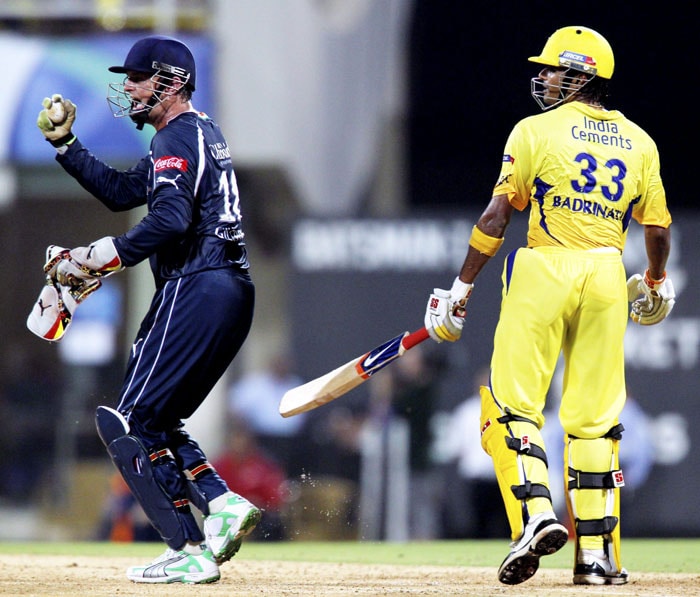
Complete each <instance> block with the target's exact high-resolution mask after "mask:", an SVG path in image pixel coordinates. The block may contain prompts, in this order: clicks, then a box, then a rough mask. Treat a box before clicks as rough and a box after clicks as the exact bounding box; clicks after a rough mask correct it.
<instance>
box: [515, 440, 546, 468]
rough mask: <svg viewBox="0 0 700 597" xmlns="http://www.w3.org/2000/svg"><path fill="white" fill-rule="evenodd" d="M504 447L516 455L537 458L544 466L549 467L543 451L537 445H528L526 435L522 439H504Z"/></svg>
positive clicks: (528, 441)
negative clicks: (513, 451)
mask: <svg viewBox="0 0 700 597" xmlns="http://www.w3.org/2000/svg"><path fill="white" fill-rule="evenodd" d="M506 445H507V446H508V447H509V448H510V449H511V450H515V451H516V452H517V453H518V454H527V455H528V456H532V457H533V458H539V459H540V460H541V461H542V462H544V464H545V466H547V467H549V462H547V454H545V451H544V450H543V449H542V448H540V446H538V445H537V444H533V443H530V440H529V438H528V436H527V435H524V436H523V437H506Z"/></svg>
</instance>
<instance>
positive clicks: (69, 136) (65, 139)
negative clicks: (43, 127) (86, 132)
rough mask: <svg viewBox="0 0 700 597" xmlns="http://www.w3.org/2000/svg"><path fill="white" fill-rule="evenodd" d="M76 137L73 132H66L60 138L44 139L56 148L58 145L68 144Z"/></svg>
mask: <svg viewBox="0 0 700 597" xmlns="http://www.w3.org/2000/svg"><path fill="white" fill-rule="evenodd" d="M76 139H77V137H76V136H75V135H74V134H73V133H68V134H67V135H63V137H61V138H60V139H46V140H47V141H48V142H49V143H51V145H53V146H54V147H55V148H56V149H58V148H59V147H63V146H64V145H70V144H71V143H73V141H75V140H76Z"/></svg>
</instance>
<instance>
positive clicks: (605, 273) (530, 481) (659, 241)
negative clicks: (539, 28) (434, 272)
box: [425, 26, 675, 585]
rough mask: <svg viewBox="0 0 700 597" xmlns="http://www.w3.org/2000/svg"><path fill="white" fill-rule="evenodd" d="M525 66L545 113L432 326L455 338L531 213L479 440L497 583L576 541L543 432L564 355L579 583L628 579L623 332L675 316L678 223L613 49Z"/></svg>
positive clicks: (526, 572)
mask: <svg viewBox="0 0 700 597" xmlns="http://www.w3.org/2000/svg"><path fill="white" fill-rule="evenodd" d="M529 60H530V61H531V62H534V63H537V64H539V65H541V67H542V69H541V71H540V72H539V75H538V76H537V77H535V78H534V79H533V80H532V95H533V97H534V99H535V100H536V101H537V102H538V104H539V105H540V107H541V108H542V110H543V113H541V114H538V115H535V116H531V117H528V118H525V119H524V120H522V121H520V122H518V123H517V124H516V125H515V127H514V128H513V130H512V131H511V134H510V136H509V137H508V140H507V142H506V145H505V150H504V155H503V163H502V167H501V171H500V176H499V178H498V182H497V183H496V186H495V188H494V192H493V196H492V198H491V201H490V203H489V204H488V206H487V207H486V209H485V210H484V212H483V213H482V215H481V216H480V218H479V220H478V222H477V224H476V226H474V228H473V230H472V236H471V239H470V242H469V250H468V252H467V256H466V258H465V261H464V264H463V266H462V268H461V270H460V273H459V276H458V277H457V278H456V279H455V281H454V283H453V285H452V288H451V289H450V290H443V289H435V290H434V292H433V294H432V295H431V296H430V298H429V300H428V305H427V308H426V314H425V324H426V328H428V331H429V333H430V335H431V337H432V338H433V339H435V340H436V341H438V342H442V341H444V340H446V341H452V342H454V341H456V340H457V339H459V337H460V335H461V331H462V326H463V324H464V317H465V315H466V309H465V305H466V302H467V300H468V299H469V297H470V295H471V293H472V289H473V286H474V280H475V278H476V276H477V275H478V273H479V272H480V271H481V269H482V268H483V266H484V265H485V264H486V263H487V261H488V260H489V259H490V258H491V257H492V256H494V255H495V254H496V252H497V251H498V249H499V248H500V246H501V244H502V243H503V240H504V234H505V230H506V228H507V226H508V224H509V222H510V218H511V215H512V214H513V211H514V210H518V211H523V210H525V209H526V208H527V207H528V206H529V208H530V211H529V222H528V233H527V246H525V247H522V248H519V249H517V250H515V251H513V252H511V253H510V254H508V255H507V256H506V258H505V262H504V267H503V275H502V281H503V292H502V302H501V311H500V317H499V321H498V325H497V327H496V332H495V336H494V349H493V355H492V358H491V374H490V379H489V383H488V385H487V386H483V387H482V388H481V399H482V414H481V443H482V446H483V448H484V450H485V451H486V452H487V453H488V454H489V455H490V456H491V457H492V459H493V463H494V468H495V471H496V475H497V478H498V482H499V487H500V490H501V494H502V496H503V501H504V505H505V509H506V513H507V516H508V521H509V523H510V527H511V539H512V543H511V549H510V553H509V554H508V556H507V557H506V558H505V560H504V561H503V563H502V564H501V566H500V568H499V571H498V578H499V580H500V581H501V582H503V583H505V584H518V583H521V582H523V581H526V580H528V579H529V578H530V577H532V576H533V575H534V574H535V573H536V572H537V569H538V567H539V560H540V558H541V557H542V556H545V555H549V554H552V553H554V552H556V551H558V550H559V549H561V548H562V547H563V546H564V545H565V544H566V542H567V541H568V531H567V528H566V527H565V526H564V525H562V524H561V523H560V522H559V521H558V520H557V517H556V515H555V513H554V508H553V505H552V498H551V494H550V487H549V477H548V463H547V454H546V447H545V445H544V442H543V440H542V435H541V433H540V430H541V428H542V426H543V425H544V417H543V415H542V412H543V410H544V407H545V399H546V395H547V392H548V390H549V387H550V383H551V381H552V377H553V375H554V371H555V367H556V365H557V361H558V359H559V357H560V355H563V359H564V381H563V394H562V399H561V406H560V410H559V418H560V421H561V424H562V427H563V428H564V431H565V433H566V438H565V454H564V462H565V467H566V468H567V470H566V475H565V478H566V479H567V487H566V497H567V506H568V510H569V513H570V516H571V525H570V528H572V529H573V530H574V533H575V541H576V549H575V561H574V574H573V582H574V584H581V585H605V584H615V585H617V584H624V583H626V582H627V581H628V573H627V571H626V570H625V569H624V568H623V567H622V565H621V561H620V499H619V492H620V488H621V487H622V486H623V485H624V476H623V473H622V471H621V470H620V468H619V460H618V446H619V442H620V441H621V439H622V436H623V431H624V427H623V426H622V424H620V421H619V418H618V417H619V415H620V412H621V411H622V408H623V406H624V403H625V398H626V389H625V371H624V362H625V361H624V350H623V348H624V334H625V328H626V325H627V316H628V313H629V315H630V317H631V319H632V320H633V321H634V322H635V323H638V324H641V325H653V324H656V323H659V322H660V321H662V320H663V319H664V318H665V317H666V316H667V315H668V314H669V313H670V312H671V309H672V308H673V305H674V302H675V292H674V289H673V284H672V282H671V280H670V278H669V277H668V276H666V272H665V267H666V263H667V260H668V256H669V253H670V246H671V236H670V225H671V216H670V214H669V212H668V208H667V205H666V196H665V192H664V188H663V184H662V181H661V176H660V165H659V154H658V150H657V148H656V145H655V143H654V141H653V140H652V139H651V137H650V136H649V135H648V134H647V133H646V132H645V131H644V130H643V129H641V128H640V127H639V126H638V125H636V124H635V123H633V122H631V121H630V120H628V119H627V118H626V117H625V116H624V115H623V114H622V113H621V112H619V111H617V110H608V109H606V107H605V104H604V102H605V100H606V98H607V95H608V82H609V80H610V78H611V77H612V75H613V70H614V56H613V52H612V49H611V47H610V45H609V43H608V42H607V40H606V39H605V38H604V37H603V36H602V35H600V34H599V33H597V32H596V31H593V30H592V29H589V28H586V27H580V26H572V27H564V28H562V29H559V30H557V31H555V32H554V33H553V34H552V35H551V36H550V37H549V39H548V40H547V42H546V44H545V46H544V49H543V50H542V52H541V53H540V54H539V55H538V56H533V57H531V58H530V59H529ZM633 220H634V221H635V222H636V223H637V224H639V225H641V226H643V228H644V238H645V247H646V254H647V255H646V257H647V262H648V267H647V269H646V271H645V272H644V274H643V275H642V274H635V275H633V276H631V277H630V278H629V279H627V276H626V273H625V269H624V266H623V262H622V251H623V249H624V247H625V240H626V237H627V232H628V230H629V227H630V225H632V222H633ZM630 302H631V308H630V306H629V304H628V303H630ZM467 432H470V430H467Z"/></svg>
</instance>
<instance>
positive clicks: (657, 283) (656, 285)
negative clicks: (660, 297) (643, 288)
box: [644, 269, 666, 290]
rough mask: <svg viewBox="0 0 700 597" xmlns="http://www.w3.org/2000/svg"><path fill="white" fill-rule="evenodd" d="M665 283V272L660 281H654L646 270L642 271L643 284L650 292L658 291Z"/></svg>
mask: <svg viewBox="0 0 700 597" xmlns="http://www.w3.org/2000/svg"><path fill="white" fill-rule="evenodd" d="M665 281H666V272H664V275H663V276H661V279H660V280H654V278H652V277H651V276H650V275H649V270H648V269H647V270H645V271H644V283H645V284H646V285H647V286H648V287H649V288H651V289H652V290H658V289H659V288H661V286H663V283H664V282H665Z"/></svg>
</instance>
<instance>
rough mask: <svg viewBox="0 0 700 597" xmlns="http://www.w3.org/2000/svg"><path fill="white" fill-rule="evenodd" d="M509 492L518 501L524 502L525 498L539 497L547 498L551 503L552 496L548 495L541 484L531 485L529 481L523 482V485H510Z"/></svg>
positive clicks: (547, 491)
mask: <svg viewBox="0 0 700 597" xmlns="http://www.w3.org/2000/svg"><path fill="white" fill-rule="evenodd" d="M510 490H511V491H512V492H513V495H514V496H515V497H516V498H517V499H519V500H525V499H527V498H533V497H541V498H547V499H548V500H549V501H550V502H551V501H552V495H551V494H550V493H549V489H547V486H546V485H542V483H532V482H530V481H525V483H524V484H523V485H511V486H510Z"/></svg>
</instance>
